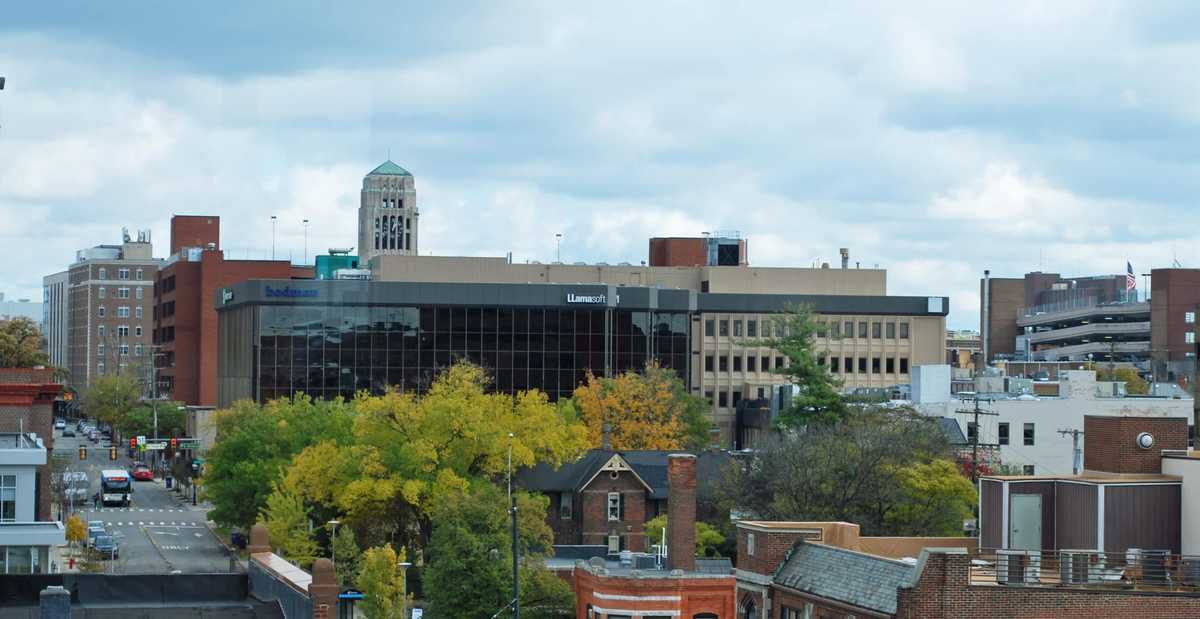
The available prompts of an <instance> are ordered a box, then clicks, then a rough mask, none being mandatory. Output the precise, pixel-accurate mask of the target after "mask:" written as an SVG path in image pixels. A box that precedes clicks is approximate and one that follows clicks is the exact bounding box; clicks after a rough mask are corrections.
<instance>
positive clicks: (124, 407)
mask: <svg viewBox="0 0 1200 619" xmlns="http://www.w3.org/2000/svg"><path fill="white" fill-rule="evenodd" d="M141 399H142V385H141V383H139V382H138V380H137V377H136V376H135V375H134V374H133V373H131V372H126V373H125V374H105V375H104V376H100V377H98V378H97V379H96V380H94V381H92V385H91V387H88V389H87V391H85V392H84V393H83V412H84V413H86V414H87V415H88V416H90V417H95V418H96V419H99V420H100V421H103V422H104V423H107V424H109V425H112V426H114V427H116V428H117V429H118V430H119V429H120V425H121V423H122V422H123V421H124V420H125V418H126V416H127V415H128V414H129V411H131V410H133V409H134V408H135V407H136V406H138V404H139V402H141ZM114 438H116V437H114Z"/></svg>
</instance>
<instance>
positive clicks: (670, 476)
mask: <svg viewBox="0 0 1200 619" xmlns="http://www.w3.org/2000/svg"><path fill="white" fill-rule="evenodd" d="M667 567H668V568H669V569H672V570H684V571H693V570H695V569H696V456H694V455H692V454H684V453H678V454H671V455H669V456H667Z"/></svg>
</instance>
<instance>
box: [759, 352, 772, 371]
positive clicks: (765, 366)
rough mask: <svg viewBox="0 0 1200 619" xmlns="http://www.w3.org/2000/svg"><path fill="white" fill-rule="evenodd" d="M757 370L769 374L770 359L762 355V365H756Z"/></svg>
mask: <svg viewBox="0 0 1200 619" xmlns="http://www.w3.org/2000/svg"><path fill="white" fill-rule="evenodd" d="M758 369H759V370H762V371H763V372H770V371H771V358H770V357H768V356H766V355H763V358H762V363H760V364H758Z"/></svg>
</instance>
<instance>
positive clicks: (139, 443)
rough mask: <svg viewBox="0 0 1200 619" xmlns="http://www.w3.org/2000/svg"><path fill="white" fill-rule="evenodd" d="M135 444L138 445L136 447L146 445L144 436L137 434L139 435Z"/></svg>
mask: <svg viewBox="0 0 1200 619" xmlns="http://www.w3.org/2000/svg"><path fill="white" fill-rule="evenodd" d="M137 444H138V445H145V444H146V437H145V436H144V435H141V434H139V435H138V437H137Z"/></svg>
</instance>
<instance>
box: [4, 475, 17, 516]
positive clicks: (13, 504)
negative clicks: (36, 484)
mask: <svg viewBox="0 0 1200 619" xmlns="http://www.w3.org/2000/svg"><path fill="white" fill-rule="evenodd" d="M16 521H17V476H16V475H0V522H16Z"/></svg>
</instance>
